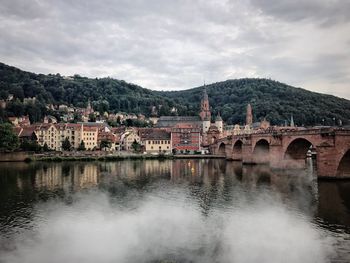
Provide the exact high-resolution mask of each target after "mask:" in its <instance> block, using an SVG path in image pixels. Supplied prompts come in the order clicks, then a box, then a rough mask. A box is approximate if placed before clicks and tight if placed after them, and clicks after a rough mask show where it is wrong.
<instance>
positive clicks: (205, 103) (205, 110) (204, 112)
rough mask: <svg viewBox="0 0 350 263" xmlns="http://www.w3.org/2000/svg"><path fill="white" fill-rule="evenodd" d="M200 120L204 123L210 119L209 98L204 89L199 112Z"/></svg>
mask: <svg viewBox="0 0 350 263" xmlns="http://www.w3.org/2000/svg"><path fill="white" fill-rule="evenodd" d="M199 116H200V117H201V120H202V121H204V120H206V119H209V121H210V119H211V113H210V108H209V97H208V94H207V89H206V88H204V93H203V98H202V101H201V112H200V113H199Z"/></svg>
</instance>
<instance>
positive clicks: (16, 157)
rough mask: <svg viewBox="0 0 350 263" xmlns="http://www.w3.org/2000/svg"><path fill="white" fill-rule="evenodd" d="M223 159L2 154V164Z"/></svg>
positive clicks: (25, 153)
mask: <svg viewBox="0 0 350 263" xmlns="http://www.w3.org/2000/svg"><path fill="white" fill-rule="evenodd" d="M218 158H220V159H222V158H224V157H223V156H218V155H208V154H176V155H173V154H141V153H140V154H136V153H123V154H119V153H107V154H101V153H86V154H71V153H69V154H67V153H64V152H62V153H48V154H34V153H28V152H12V153H1V154H0V162H33V161H46V162H62V161H122V160H165V159H218Z"/></svg>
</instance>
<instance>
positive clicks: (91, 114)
mask: <svg viewBox="0 0 350 263" xmlns="http://www.w3.org/2000/svg"><path fill="white" fill-rule="evenodd" d="M95 121H96V116H95V113H90V114H89V122H95Z"/></svg>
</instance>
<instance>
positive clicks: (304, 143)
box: [284, 138, 316, 168]
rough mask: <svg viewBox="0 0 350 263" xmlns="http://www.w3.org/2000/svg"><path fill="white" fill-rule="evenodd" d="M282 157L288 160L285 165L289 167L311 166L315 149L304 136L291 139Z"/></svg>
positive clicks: (314, 156)
mask: <svg viewBox="0 0 350 263" xmlns="http://www.w3.org/2000/svg"><path fill="white" fill-rule="evenodd" d="M284 159H285V160H287V161H288V163H287V166H288V167H290V168H305V165H306V164H308V167H310V168H312V167H313V165H314V163H315V162H313V159H314V160H315V159H316V149H315V147H314V146H313V145H312V143H311V142H310V141H308V140H307V139H304V138H298V139H295V140H293V141H292V142H291V143H290V144H289V145H288V147H287V150H286V152H285V154H284Z"/></svg>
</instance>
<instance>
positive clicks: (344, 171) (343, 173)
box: [337, 150, 350, 177]
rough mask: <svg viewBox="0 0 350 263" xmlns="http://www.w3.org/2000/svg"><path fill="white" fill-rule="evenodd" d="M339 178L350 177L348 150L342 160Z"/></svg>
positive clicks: (338, 172)
mask: <svg viewBox="0 0 350 263" xmlns="http://www.w3.org/2000/svg"><path fill="white" fill-rule="evenodd" d="M337 176H340V177H350V150H348V151H347V152H346V153H345V154H344V156H343V158H342V159H341V160H340V163H339V166H338V170H337Z"/></svg>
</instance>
